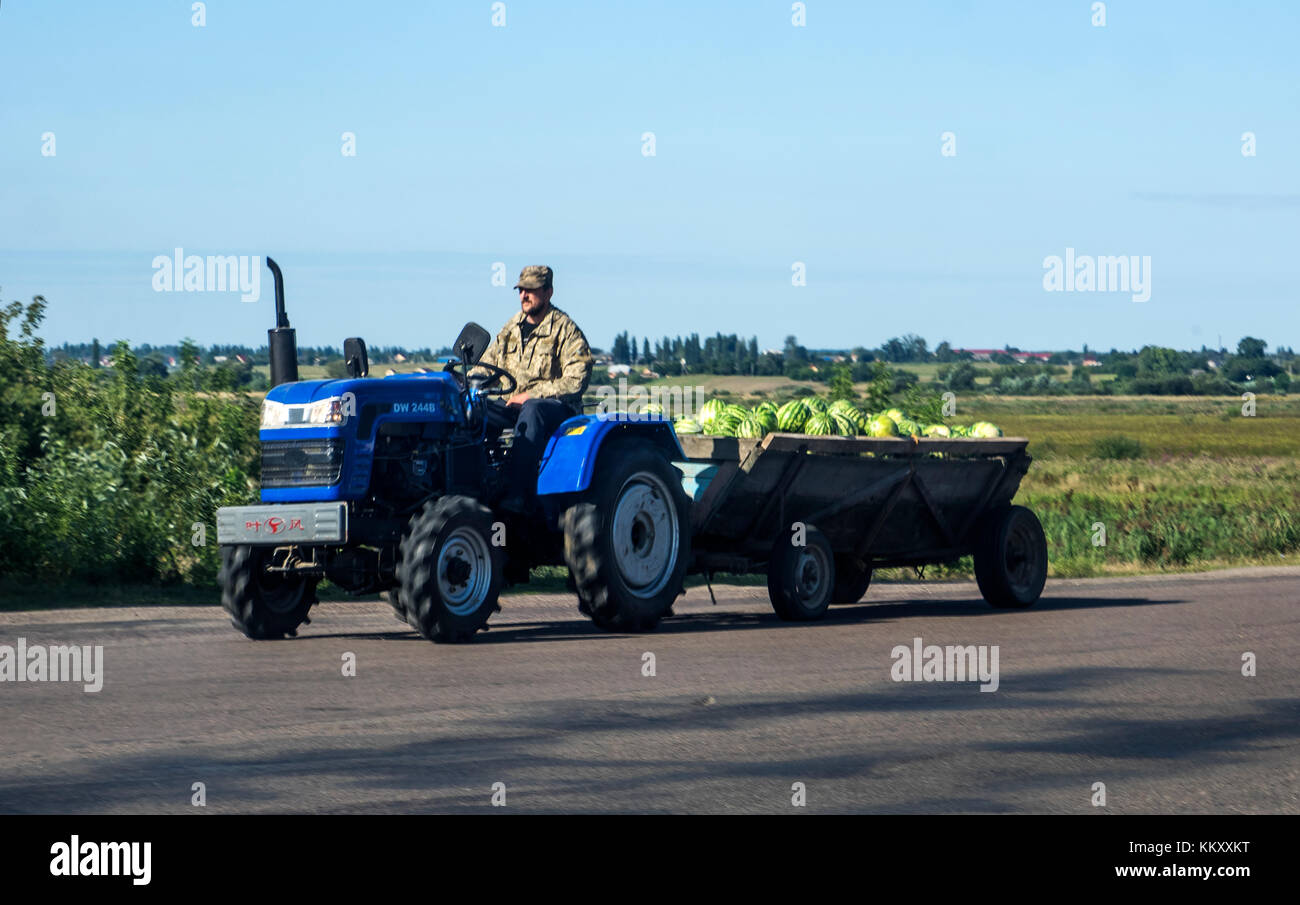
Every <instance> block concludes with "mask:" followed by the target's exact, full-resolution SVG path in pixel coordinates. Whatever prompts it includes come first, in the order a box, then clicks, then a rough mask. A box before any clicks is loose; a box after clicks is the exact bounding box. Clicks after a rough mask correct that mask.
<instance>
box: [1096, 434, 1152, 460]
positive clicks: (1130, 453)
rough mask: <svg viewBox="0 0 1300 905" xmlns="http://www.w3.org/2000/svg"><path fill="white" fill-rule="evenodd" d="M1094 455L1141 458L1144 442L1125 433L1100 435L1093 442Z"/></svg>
mask: <svg viewBox="0 0 1300 905" xmlns="http://www.w3.org/2000/svg"><path fill="white" fill-rule="evenodd" d="M1092 457H1093V458H1094V459H1140V458H1142V444H1141V443H1140V442H1139V441H1137V440H1134V439H1133V438H1132V437H1126V436H1124V435H1123V434H1112V435H1111V436H1109V437H1099V438H1098V439H1097V440H1096V441H1095V442H1094V443H1093V444H1092Z"/></svg>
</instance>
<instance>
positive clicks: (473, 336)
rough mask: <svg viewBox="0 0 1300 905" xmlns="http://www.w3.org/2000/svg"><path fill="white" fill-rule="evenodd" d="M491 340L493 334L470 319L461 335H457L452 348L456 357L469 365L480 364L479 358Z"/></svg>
mask: <svg viewBox="0 0 1300 905" xmlns="http://www.w3.org/2000/svg"><path fill="white" fill-rule="evenodd" d="M490 342H492V334H491V333H488V332H487V331H486V330H484V329H483V328H482V327H480V326H479V325H478V324H476V323H474V322H473V321H470V322H469V323H468V324H466V325H465V327H464V329H463V330H461V331H460V336H457V337H456V341H455V342H454V343H452V346H451V348H452V351H453V352H454V353H455V355H456V357H457V358H459V359H460V360H461V362H462V363H464V365H465V366H466V367H468V366H470V365H476V364H478V360H479V359H480V358H482V357H483V353H484V352H486V351H487V347H488V344H489V343H490Z"/></svg>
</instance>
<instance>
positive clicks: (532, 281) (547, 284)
mask: <svg viewBox="0 0 1300 905" xmlns="http://www.w3.org/2000/svg"><path fill="white" fill-rule="evenodd" d="M554 277H555V274H554V272H552V270H551V268H549V267H547V266H546V265H545V264H529V265H528V266H527V267H525V268H524V269H523V270H521V271H519V282H518V283H516V284H515V288H516V289H549V288H551V280H552V279H554Z"/></svg>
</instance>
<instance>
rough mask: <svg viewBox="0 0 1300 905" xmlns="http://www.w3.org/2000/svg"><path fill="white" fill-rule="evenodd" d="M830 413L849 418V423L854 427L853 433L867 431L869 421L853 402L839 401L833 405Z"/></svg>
mask: <svg viewBox="0 0 1300 905" xmlns="http://www.w3.org/2000/svg"><path fill="white" fill-rule="evenodd" d="M830 413H831V414H832V415H842V416H843V417H845V418H847V419H848V421H849V423H850V424H852V425H853V433H855V434H860V433H863V432H864V431H865V430H866V429H867V419H866V417H865V416H864V415H863V414H862V410H861V409H859V408H858V407H857V406H856V405H854V404H853V403H851V402H847V401H845V400H843V399H837V400H836V401H835V402H832V403H831V409H830Z"/></svg>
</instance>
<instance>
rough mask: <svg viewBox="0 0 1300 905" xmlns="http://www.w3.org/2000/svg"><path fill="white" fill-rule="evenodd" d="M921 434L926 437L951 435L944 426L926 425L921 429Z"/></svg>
mask: <svg viewBox="0 0 1300 905" xmlns="http://www.w3.org/2000/svg"><path fill="white" fill-rule="evenodd" d="M921 433H922V434H923V435H925V436H927V437H951V436H952V433H951V432H950V431H949V430H948V426H947V425H946V424H927V425H926V426H925V427H924V428H922V430H921Z"/></svg>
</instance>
